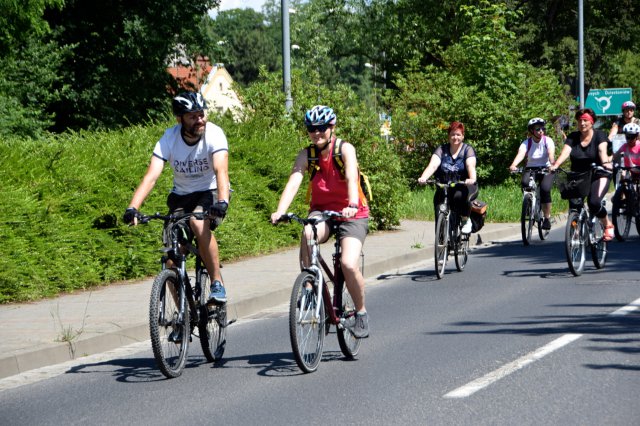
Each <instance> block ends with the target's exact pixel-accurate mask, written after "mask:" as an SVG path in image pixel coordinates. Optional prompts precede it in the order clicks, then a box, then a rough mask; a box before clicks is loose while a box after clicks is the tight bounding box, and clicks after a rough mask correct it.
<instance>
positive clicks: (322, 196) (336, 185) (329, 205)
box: [310, 138, 369, 219]
mask: <svg viewBox="0 0 640 426" xmlns="http://www.w3.org/2000/svg"><path fill="white" fill-rule="evenodd" d="M334 146H335V138H334V139H333V140H332V141H331V146H330V147H329V149H330V152H329V155H328V156H327V158H326V159H325V158H323V155H322V153H320V154H318V157H319V160H318V166H319V167H320V170H318V171H317V172H316V174H315V176H314V177H313V179H312V180H311V183H310V185H311V206H310V211H323V210H333V211H337V212H341V211H342V209H344V208H345V207H347V206H348V205H349V193H348V189H347V179H346V178H343V177H342V173H340V170H339V169H338V168H337V167H336V163H335V162H334V161H333V148H334ZM367 217H369V207H368V206H365V205H363V204H362V201H361V200H360V199H359V198H358V213H356V216H355V219H364V218H367Z"/></svg>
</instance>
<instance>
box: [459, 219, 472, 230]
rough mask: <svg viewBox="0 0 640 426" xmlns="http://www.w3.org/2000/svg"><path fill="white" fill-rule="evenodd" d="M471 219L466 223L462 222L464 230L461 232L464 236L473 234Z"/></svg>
mask: <svg viewBox="0 0 640 426" xmlns="http://www.w3.org/2000/svg"><path fill="white" fill-rule="evenodd" d="M471 225H472V224H471V219H469V218H467V220H465V221H464V222H462V230H461V232H462V233H463V234H470V233H471Z"/></svg>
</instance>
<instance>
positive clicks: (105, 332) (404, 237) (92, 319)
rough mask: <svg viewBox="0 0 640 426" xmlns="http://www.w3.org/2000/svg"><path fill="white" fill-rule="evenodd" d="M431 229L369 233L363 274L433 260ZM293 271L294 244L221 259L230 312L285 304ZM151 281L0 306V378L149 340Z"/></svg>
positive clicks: (507, 232) (511, 227) (515, 231)
mask: <svg viewBox="0 0 640 426" xmlns="http://www.w3.org/2000/svg"><path fill="white" fill-rule="evenodd" d="M556 226H558V221H556ZM434 228H435V226H434V223H433V222H419V221H403V222H402V223H401V226H400V227H399V229H397V230H395V231H385V232H377V233H374V234H370V235H369V236H368V237H367V240H366V242H365V246H364V253H365V267H364V272H365V277H366V278H368V279H370V278H374V277H376V276H378V275H380V274H382V273H385V272H389V271H393V270H398V269H400V268H403V267H406V266H409V265H412V264H415V263H418V262H421V261H424V260H428V259H432V258H433V234H434ZM519 235H520V225H519V224H493V223H487V224H486V225H485V227H484V228H483V229H482V230H481V231H480V232H479V233H478V234H472V236H471V245H472V246H473V245H476V244H477V242H478V240H479V238H480V239H481V241H482V242H483V243H488V242H490V241H492V240H498V239H504V238H507V237H513V238H516V239H517V238H519ZM329 244H332V243H329ZM332 250H333V247H332V246H331V245H325V247H323V253H324V254H325V256H326V255H328V254H329V253H331V252H332ZM298 268H299V266H298V249H297V248H295V249H290V250H286V251H283V252H280V253H276V254H271V255H268V256H261V257H255V258H250V259H245V260H242V261H238V262H233V263H226V264H224V268H223V274H224V279H225V283H226V285H227V294H228V297H229V315H230V317H231V318H233V317H237V318H244V317H247V316H250V315H252V314H255V313H257V312H259V311H261V310H264V309H266V308H269V307H273V306H277V305H280V304H282V303H286V302H287V301H288V300H289V296H290V293H291V286H292V285H293V281H294V279H295V277H296V276H297V274H298V272H299V269H298ZM152 282H153V278H149V279H146V280H142V281H135V282H128V283H123V284H113V285H110V286H108V287H102V288H97V289H94V290H92V291H85V292H79V293H75V294H71V295H64V296H60V297H57V298H54V299H49V300H44V301H40V302H35V303H27V304H16V305H2V306H0V323H1V324H2V327H0V342H2V345H1V347H0V378H4V377H8V376H12V375H15V374H19V373H22V372H24V371H28V370H32V369H35V368H39V367H43V366H48V365H53V364H58V363H62V362H65V361H68V360H70V359H74V358H80V357H83V356H86V355H92V354H96V353H100V352H104V351H107V350H110V349H114V348H117V347H121V346H124V345H128V344H131V343H135V342H140V341H145V340H148V339H149V331H148V330H149V327H148V310H149V306H148V305H149V293H150V290H151V283H152ZM65 336H66V337H67V338H66V339H65ZM65 340H66V341H68V340H71V343H68V342H66V341H65Z"/></svg>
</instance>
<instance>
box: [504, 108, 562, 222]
mask: <svg viewBox="0 0 640 426" xmlns="http://www.w3.org/2000/svg"><path fill="white" fill-rule="evenodd" d="M545 124H546V122H545V121H544V120H543V119H542V118H540V117H536V118H532V119H531V120H529V123H528V125H527V130H529V134H530V135H531V136H530V137H529V138H527V139H525V140H524V141H522V143H521V144H520V147H519V148H518V153H517V154H516V157H515V158H514V159H513V162H512V163H511V165H510V166H509V170H511V171H514V170H516V169H517V168H518V167H517V166H518V164H519V163H520V162H521V161H522V160H523V159H524V158H525V157H527V168H529V167H549V166H551V164H553V162H554V161H555V158H556V155H555V150H556V146H555V145H554V143H553V139H551V138H550V137H548V136H547V135H545V134H544V132H545V130H546V129H545V127H544V126H545ZM530 175H531V171H530V170H526V169H525V171H524V173H522V187H523V188H526V187H527V186H529V179H530ZM536 179H537V184H538V185H539V186H540V204H541V207H542V214H543V215H544V219H543V221H542V229H551V221H550V218H551V187H552V186H553V174H551V173H549V174H546V175H536Z"/></svg>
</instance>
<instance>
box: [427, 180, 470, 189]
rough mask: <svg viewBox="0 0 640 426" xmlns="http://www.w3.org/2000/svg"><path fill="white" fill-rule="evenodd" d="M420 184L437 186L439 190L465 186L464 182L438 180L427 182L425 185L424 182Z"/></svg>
mask: <svg viewBox="0 0 640 426" xmlns="http://www.w3.org/2000/svg"><path fill="white" fill-rule="evenodd" d="M418 183H420V185H435V186H437V187H439V188H444V187H447V186H456V185H464V184H465V182H464V181H463V180H457V181H449V182H438V181H437V180H431V179H430V180H427V181H425V182H424V183H422V182H418Z"/></svg>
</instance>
